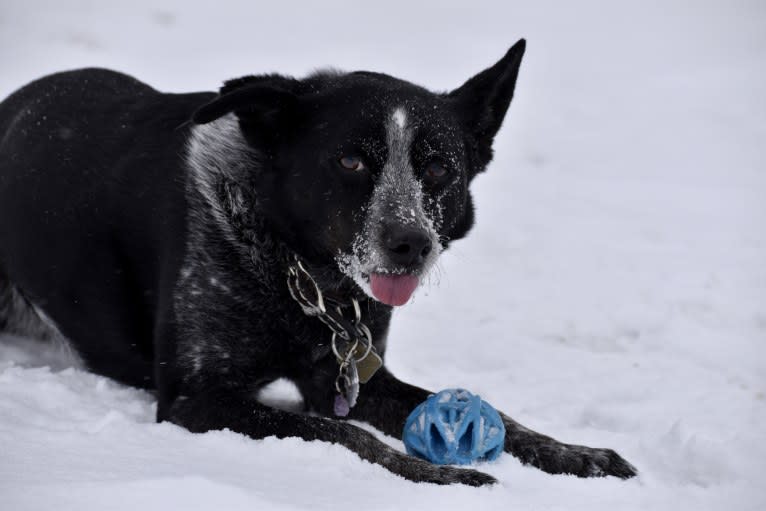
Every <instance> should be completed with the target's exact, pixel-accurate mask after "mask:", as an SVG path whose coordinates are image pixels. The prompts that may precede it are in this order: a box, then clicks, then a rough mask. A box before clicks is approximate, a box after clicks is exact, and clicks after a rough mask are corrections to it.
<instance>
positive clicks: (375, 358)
mask: <svg viewBox="0 0 766 511" xmlns="http://www.w3.org/2000/svg"><path fill="white" fill-rule="evenodd" d="M365 351H367V348H366V347H364V346H361V345H359V346H357V347H356V350H355V351H354V355H355V356H357V357H361V356H362V355H364V352H365ZM382 366H383V359H382V358H380V355H378V352H377V351H375V346H373V347H372V348H371V349H370V352H369V353H368V354H367V356H366V357H364V358H363V359H362V360H357V361H356V371H357V373H358V374H359V382H360V383H367V382H368V381H370V378H372V377H373V375H374V374H375V373H376V372H377V371H378V369H380V368H381V367H382Z"/></svg>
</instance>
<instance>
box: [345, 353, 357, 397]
mask: <svg viewBox="0 0 766 511" xmlns="http://www.w3.org/2000/svg"><path fill="white" fill-rule="evenodd" d="M343 390H344V392H343V393H344V394H345V395H344V396H343V397H345V398H346V401H348V407H349V408H353V407H354V405H355V404H356V398H357V397H359V371H357V367H356V363H355V362H354V361H353V360H352V361H351V362H350V363H349V364H348V372H347V373H346V377H345V378H344V389H343Z"/></svg>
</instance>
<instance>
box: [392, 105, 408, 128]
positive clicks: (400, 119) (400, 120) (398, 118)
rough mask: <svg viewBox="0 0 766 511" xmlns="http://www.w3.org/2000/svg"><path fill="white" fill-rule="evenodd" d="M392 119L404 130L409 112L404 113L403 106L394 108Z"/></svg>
mask: <svg viewBox="0 0 766 511" xmlns="http://www.w3.org/2000/svg"><path fill="white" fill-rule="evenodd" d="M391 120H392V121H394V122H395V123H396V125H397V126H398V127H399V129H402V130H403V129H404V127H405V126H406V124H407V114H406V113H404V109H403V108H402V107H399V108H397V109H396V110H394V114H393V115H392V116H391Z"/></svg>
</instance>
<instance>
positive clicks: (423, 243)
mask: <svg viewBox="0 0 766 511" xmlns="http://www.w3.org/2000/svg"><path fill="white" fill-rule="evenodd" d="M385 247H386V251H387V253H388V257H389V258H390V259H391V261H392V262H393V263H395V264H398V265H401V266H418V265H421V264H423V261H424V260H425V258H426V257H427V256H428V254H430V253H431V249H432V246H431V237H430V236H429V235H428V233H427V232H425V231H424V230H422V229H418V228H416V227H405V226H389V227H388V228H387V229H386V235H385Z"/></svg>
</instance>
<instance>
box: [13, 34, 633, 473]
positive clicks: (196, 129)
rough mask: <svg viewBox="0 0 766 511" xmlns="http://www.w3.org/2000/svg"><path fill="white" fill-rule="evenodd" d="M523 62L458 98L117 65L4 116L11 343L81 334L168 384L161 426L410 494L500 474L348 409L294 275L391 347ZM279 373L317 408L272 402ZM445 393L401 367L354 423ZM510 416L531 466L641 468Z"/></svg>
mask: <svg viewBox="0 0 766 511" xmlns="http://www.w3.org/2000/svg"><path fill="white" fill-rule="evenodd" d="M523 50H524V44H523V42H520V43H519V44H517V45H516V46H514V47H513V48H512V49H511V50H510V51H509V52H508V54H507V55H506V56H505V57H504V58H503V59H502V60H501V61H500V62H498V63H497V64H496V65H495V66H493V67H492V68H489V69H487V70H485V71H484V72H483V73H481V74H479V75H477V76H476V77H474V78H473V79H471V80H469V81H468V82H467V83H466V84H465V85H464V86H463V87H461V88H460V89H458V90H456V91H454V92H453V93H450V94H433V93H430V92H428V91H426V90H424V89H422V88H420V87H417V86H414V85H412V84H409V83H407V82H403V81H400V80H397V79H394V78H391V77H389V76H386V75H379V74H373V73H351V74H342V73H337V72H324V73H317V74H315V75H312V76H310V77H308V78H306V79H304V80H295V79H291V78H285V77H282V76H278V75H268V76H257V77H245V78H242V79H238V80H233V81H230V82H227V84H226V85H225V86H224V88H223V89H222V90H221V93H220V94H219V95H216V94H214V93H196V94H162V93H159V92H157V91H155V90H154V89H152V88H150V87H148V86H147V85H144V84H142V83H140V82H138V81H136V80H134V79H133V78H130V77H128V76H125V75H122V74H119V73H115V72H112V71H106V70H99V69H88V70H81V71H73V72H67V73H60V74H56V75H51V76H49V77H45V78H42V79H40V80H38V81H36V82H33V83H32V84H30V85H28V86H26V87H24V88H23V89H21V90H19V91H18V92H16V93H15V94H13V95H12V96H10V97H9V98H8V99H6V100H5V101H4V102H3V103H2V104H0V332H3V331H5V332H9V333H15V334H20V335H29V336H33V337H39V338H52V337H59V338H66V339H68V340H69V342H71V344H72V345H73V347H74V348H75V350H76V352H77V354H78V355H79V356H80V357H81V358H82V360H83V362H84V363H85V365H86V366H87V367H88V368H89V369H91V370H93V371H95V372H97V373H100V374H104V375H106V376H109V377H111V378H114V379H116V380H118V381H121V382H123V383H126V384H129V385H135V386H142V387H146V388H153V389H156V390H157V395H158V411H157V416H158V420H169V421H172V422H175V423H177V424H179V425H181V426H184V427H186V428H188V429H189V430H191V431H199V432H201V431H207V430H211V429H222V428H229V429H231V430H234V431H238V432H241V433H244V434H247V435H249V436H251V437H253V438H263V437H266V436H270V435H276V436H278V437H287V436H297V437H300V438H304V439H309V440H311V439H321V440H325V441H330V442H337V443H340V444H342V445H345V446H347V447H348V448H350V449H352V450H354V451H355V452H356V453H358V454H359V455H360V456H361V457H362V458H364V459H367V460H369V461H372V462H375V463H379V464H381V465H383V466H385V467H386V468H388V469H389V470H391V471H393V472H395V473H397V474H400V475H402V476H404V477H406V478H408V479H411V480H413V481H430V482H436V483H443V484H448V483H453V482H461V483H465V484H472V485H480V484H485V483H489V482H492V481H493V479H492V478H491V477H490V476H487V475H485V474H482V473H480V472H477V471H474V470H460V469H455V468H452V467H439V466H435V465H431V464H429V463H427V462H424V461H421V460H418V459H415V458H412V457H409V456H406V455H404V454H402V453H399V452H397V451H395V450H393V449H391V448H390V447H388V446H386V445H385V444H383V443H382V442H380V441H378V440H377V439H375V438H374V436H372V435H370V434H368V433H366V432H364V431H363V430H361V429H359V428H357V427H355V426H353V425H351V424H349V423H347V422H345V421H344V420H341V419H339V418H337V417H336V418H333V417H334V415H343V414H344V413H342V412H341V413H339V412H338V404H337V402H338V397H339V392H340V393H341V394H342V395H343V396H344V399H345V397H346V396H347V393H346V392H344V390H343V389H339V387H338V386H337V385H336V380H337V379H338V375H339V361H338V358H337V357H336V356H335V355H334V354H333V352H332V349H331V343H330V338H331V330H330V329H328V327H327V326H326V325H325V323H324V322H322V321H319V319H318V318H317V317H313V316H311V315H307V314H306V311H305V310H304V309H305V308H302V306H301V304H299V303H298V301H296V300H295V299H294V296H293V295H294V294H295V293H294V290H293V292H292V293H291V289H290V287H289V286H288V285H287V284H286V281H287V276H288V273H289V272H290V271H292V270H294V269H295V268H296V265H298V262H300V266H298V267H305V268H306V269H307V270H308V273H307V274H306V275H310V277H308V279H309V280H311V279H313V280H314V281H316V284H317V285H318V288H319V289H320V290H321V292H322V293H323V294H324V295H325V296H326V297H327V298H328V300H329V301H331V302H332V303H333V304H338V305H339V306H341V307H342V306H344V305H348V304H351V303H353V302H354V301H357V302H358V303H360V304H361V321H362V322H363V324H364V325H366V327H367V328H369V331H370V338H371V340H372V344H373V346H374V349H375V350H376V351H377V352H378V353H379V354H380V355H381V356H383V355H384V354H385V342H386V331H387V327H388V322H389V320H390V316H391V306H392V305H400V304H402V303H404V302H406V301H407V299H408V298H409V296H410V295H411V293H412V292H413V291H414V288H415V287H416V286H417V283H418V281H419V280H422V278H423V277H424V276H425V274H426V273H427V272H428V270H429V268H430V267H431V266H432V265H433V263H434V261H435V259H436V258H437V256H438V254H439V252H440V251H441V250H442V249H443V248H446V247H447V245H448V243H449V242H450V241H451V240H453V239H458V238H461V237H463V236H464V235H465V234H466V233H467V231H468V230H469V228H470V226H471V225H472V223H473V206H472V204H471V201H470V195H469V193H468V184H469V183H470V181H471V179H472V178H473V176H474V175H476V173H478V172H480V171H482V170H483V169H484V167H485V166H486V165H487V163H488V162H489V160H490V159H491V144H492V140H493V138H494V135H495V133H496V132H497V130H498V129H499V127H500V123H501V122H502V120H503V117H504V115H505V112H506V109H507V108H508V104H509V103H510V100H511V97H512V94H513V88H514V84H515V81H516V76H517V72H518V67H519V64H520V61H521V56H522V54H523ZM192 118H193V119H194V121H195V122H194V123H191V122H189V120H190V119H192ZM348 309H349V308H348V307H342V308H341V309H340V310H341V311H348ZM344 314H345V313H344ZM344 317H345V316H344ZM277 378H287V379H289V380H291V381H293V382H294V383H295V384H296V385H297V387H298V388H299V390H300V392H301V394H302V396H303V399H304V402H305V406H306V408H307V410H308V411H311V412H315V413H313V414H310V415H309V414H299V413H291V412H287V411H282V410H278V409H274V408H270V407H268V406H266V405H263V404H260V403H259V402H258V401H257V400H256V399H255V395H256V393H257V392H258V390H259V389H260V388H262V387H263V386H265V385H266V384H268V383H270V382H272V381H274V380H275V379H277ZM428 394H429V392H427V391H425V390H423V389H419V388H417V387H413V386H411V385H408V384H406V383H403V382H401V381H399V380H397V379H396V378H394V377H393V376H392V375H391V374H390V373H389V372H388V371H387V370H386V369H385V367H383V368H381V369H380V370H378V372H377V373H376V374H374V376H372V378H371V379H370V381H369V382H368V383H367V384H365V385H364V386H362V388H361V391H360V394H359V398H358V402H357V404H356V406H353V405H354V403H353V401H352V402H351V403H347V404H350V405H351V406H352V408H351V410H350V414H349V415H348V417H349V418H352V419H357V420H362V421H366V422H369V423H370V424H372V425H373V426H375V427H377V428H378V429H380V430H382V431H383V432H385V433H387V434H389V435H393V436H397V437H400V436H401V432H402V431H401V430H402V426H403V424H404V419H405V418H406V416H407V414H408V413H409V412H410V411H411V410H412V409H413V408H414V407H415V406H416V405H417V404H418V403H420V402H422V401H423V400H424V399H425V398H426V397H427V396H428ZM341 408H342V407H341ZM503 419H504V422H505V425H506V431H507V433H506V446H505V449H506V451H508V452H510V453H512V454H513V455H515V456H517V457H519V458H520V459H521V460H522V461H523V462H525V463H530V464H533V465H535V466H537V467H540V468H541V469H543V470H546V471H548V472H552V473H572V474H576V475H580V476H593V475H616V476H619V477H630V476H632V475H633V474H634V469H633V468H632V467H631V466H630V465H629V464H628V463H627V462H625V461H624V460H623V459H622V458H620V457H619V456H618V455H617V454H615V453H614V452H613V451H611V450H608V449H591V448H587V447H581V446H573V445H567V444H561V443H559V442H557V441H555V440H553V439H551V438H549V437H546V436H543V435H540V434H537V433H535V432H532V431H530V430H528V429H526V428H524V427H522V426H520V425H519V424H517V423H515V422H514V421H512V420H511V419H510V418H508V417H505V416H504V417H503Z"/></svg>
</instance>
